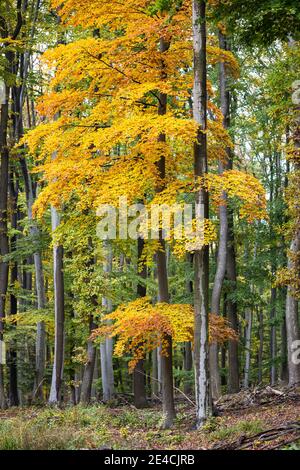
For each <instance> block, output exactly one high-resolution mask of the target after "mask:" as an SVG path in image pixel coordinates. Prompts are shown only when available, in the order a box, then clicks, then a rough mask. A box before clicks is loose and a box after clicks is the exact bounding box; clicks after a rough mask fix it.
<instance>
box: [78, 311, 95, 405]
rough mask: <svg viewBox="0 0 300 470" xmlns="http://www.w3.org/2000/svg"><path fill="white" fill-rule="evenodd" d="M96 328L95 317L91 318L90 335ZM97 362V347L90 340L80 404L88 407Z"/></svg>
mask: <svg viewBox="0 0 300 470" xmlns="http://www.w3.org/2000/svg"><path fill="white" fill-rule="evenodd" d="M95 328H96V324H95V323H94V322H93V317H92V316H91V317H90V320H89V332H90V334H91V333H92V331H93V330H94V329H95ZM95 361H96V347H95V345H94V342H93V341H91V340H88V343H87V363H86V364H85V368H84V373H83V379H82V385H81V393H80V402H81V403H83V404H85V405H87V404H89V403H90V401H91V392H92V383H93V377H94V368H95Z"/></svg>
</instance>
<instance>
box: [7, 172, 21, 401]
mask: <svg viewBox="0 0 300 470" xmlns="http://www.w3.org/2000/svg"><path fill="white" fill-rule="evenodd" d="M18 192H19V188H18V181H16V183H15V182H14V174H13V172H10V178H9V193H10V210H11V214H12V215H11V228H12V229H13V230H15V231H16V230H17V228H18ZM16 243H17V235H16V232H14V233H13V235H12V237H11V239H10V252H11V253H13V252H15V250H16ZM17 281H18V264H17V262H16V260H14V261H13V262H12V264H11V270H10V284H11V287H12V288H13V287H14V286H15V284H16V282H17ZM9 297H10V315H16V314H17V313H18V301H17V298H16V296H15V295H14V294H13V293H11V294H10V296H9ZM11 329H12V330H15V329H16V325H15V324H13V325H12V326H11ZM8 365H9V404H10V406H18V405H19V395H18V368H17V343H16V340H15V339H13V340H12V341H11V342H10V347H9V363H8Z"/></svg>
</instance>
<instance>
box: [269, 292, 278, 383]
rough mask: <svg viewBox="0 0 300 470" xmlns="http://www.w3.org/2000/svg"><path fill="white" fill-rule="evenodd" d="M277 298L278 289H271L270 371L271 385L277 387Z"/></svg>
mask: <svg viewBox="0 0 300 470" xmlns="http://www.w3.org/2000/svg"><path fill="white" fill-rule="evenodd" d="M276 298H277V289H276V287H272V289H271V310H270V321H271V332H270V352H271V370H270V383H271V385H275V383H276V381H277V371H276V358H277V342H276V324H275V320H276Z"/></svg>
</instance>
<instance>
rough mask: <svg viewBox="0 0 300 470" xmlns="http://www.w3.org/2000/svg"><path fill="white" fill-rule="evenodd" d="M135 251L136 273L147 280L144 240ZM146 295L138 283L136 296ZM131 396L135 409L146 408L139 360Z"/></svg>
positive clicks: (142, 367)
mask: <svg viewBox="0 0 300 470" xmlns="http://www.w3.org/2000/svg"><path fill="white" fill-rule="evenodd" d="M137 245H138V246H137V251H138V257H137V259H138V263H137V264H138V266H137V267H138V273H139V275H140V277H141V279H143V280H146V279H147V266H146V264H145V263H143V264H142V266H140V263H141V259H142V254H143V249H144V240H143V239H142V238H140V237H139V238H138V241H137ZM146 293H147V289H146V286H145V285H144V284H143V283H141V282H139V283H138V285H137V296H138V297H145V296H146ZM133 396H134V405H135V407H136V408H146V407H147V406H148V403H147V396H146V383H145V371H144V361H143V360H141V361H139V362H138V363H137V365H136V367H135V369H134V371H133Z"/></svg>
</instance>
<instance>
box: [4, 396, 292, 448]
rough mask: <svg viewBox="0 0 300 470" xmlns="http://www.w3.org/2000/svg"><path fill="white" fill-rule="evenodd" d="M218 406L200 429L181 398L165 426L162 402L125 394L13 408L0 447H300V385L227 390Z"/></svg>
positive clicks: (190, 410) (190, 406) (187, 403)
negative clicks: (138, 401) (140, 402)
mask: <svg viewBox="0 0 300 470" xmlns="http://www.w3.org/2000/svg"><path fill="white" fill-rule="evenodd" d="M217 410H218V416H216V417H213V418H211V419H210V420H209V421H208V422H207V424H206V425H205V427H204V428H202V429H201V430H199V431H195V430H193V420H194V409H193V407H192V405H191V403H189V402H183V401H182V400H181V399H179V400H178V402H177V418H176V422H175V426H174V428H173V429H171V430H167V431H163V430H161V428H160V424H161V408H160V404H159V403H156V404H155V403H154V404H153V407H151V408H147V409H145V410H137V409H136V408H134V407H133V406H132V405H130V403H128V401H127V400H125V399H122V398H121V399H120V400H118V402H115V403H112V404H111V405H110V406H108V405H103V404H102V405H101V404H95V405H91V406H87V407H83V406H75V407H66V408H62V409H59V408H51V407H27V408H10V409H8V410H3V411H0V449H2V450H17V449H32V450H33V449H34V450H40V449H45V450H48V449H49V450H61V449H67V450H72V449H86V450H96V449H103V448H108V449H115V450H117V449H121V450H124V449H127V450H132V449H152V450H153V449H160V450H162V449H163V450H167V449H173V450H174V449H178V450H196V449H203V450H204V449H205V450H210V449H227V450H230V449H234V450H242V449H253V450H265V449H295V450H296V449H297V450H300V389H293V390H287V389H286V390H274V389H271V388H270V387H266V388H265V389H261V390H252V391H251V392H241V393H239V394H237V395H228V396H225V397H222V399H221V400H219V402H218V403H217Z"/></svg>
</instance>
